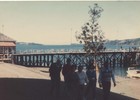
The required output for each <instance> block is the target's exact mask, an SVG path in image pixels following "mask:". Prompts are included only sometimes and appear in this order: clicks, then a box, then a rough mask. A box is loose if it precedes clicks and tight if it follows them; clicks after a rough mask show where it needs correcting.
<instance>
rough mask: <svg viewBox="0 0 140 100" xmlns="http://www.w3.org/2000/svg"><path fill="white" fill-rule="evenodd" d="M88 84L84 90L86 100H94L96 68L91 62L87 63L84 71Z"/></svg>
mask: <svg viewBox="0 0 140 100" xmlns="http://www.w3.org/2000/svg"><path fill="white" fill-rule="evenodd" d="M86 74H87V77H88V80H89V83H88V84H87V90H86V98H87V99H88V100H95V99H96V81H97V78H96V66H95V65H94V63H93V61H90V62H89V65H88V66H87V71H86Z"/></svg>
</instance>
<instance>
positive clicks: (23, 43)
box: [16, 42, 43, 45]
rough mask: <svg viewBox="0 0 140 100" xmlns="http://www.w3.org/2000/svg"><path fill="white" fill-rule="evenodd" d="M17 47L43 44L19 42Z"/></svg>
mask: <svg viewBox="0 0 140 100" xmlns="http://www.w3.org/2000/svg"><path fill="white" fill-rule="evenodd" d="M16 44H17V45H43V44H39V43H33V42H32V43H28V42H17V43H16Z"/></svg>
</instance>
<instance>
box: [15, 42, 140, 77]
mask: <svg viewBox="0 0 140 100" xmlns="http://www.w3.org/2000/svg"><path fill="white" fill-rule="evenodd" d="M105 47H106V51H114V52H117V51H124V52H125V51H133V49H135V48H137V49H139V47H140V46H138V45H107V44H106V45H105ZM83 51H84V50H83V45H81V44H71V45H38V44H17V46H16V53H17V54H18V53H50V52H83ZM126 71H127V68H126V67H117V68H116V69H115V70H114V72H115V74H116V75H118V76H122V77H126V76H127V73H126Z"/></svg>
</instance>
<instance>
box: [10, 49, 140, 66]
mask: <svg viewBox="0 0 140 100" xmlns="http://www.w3.org/2000/svg"><path fill="white" fill-rule="evenodd" d="M139 53H140V52H137V51H134V52H100V53H98V54H97V55H96V59H97V62H98V63H99V64H100V66H102V65H103V62H104V61H105V60H106V59H108V61H109V64H110V66H112V67H116V66H120V67H123V66H129V65H131V64H136V60H137V58H138V55H139ZM67 58H71V60H72V63H73V64H76V65H84V66H86V63H87V62H88V61H89V56H86V53H45V54H14V55H13V56H12V60H13V61H12V62H13V63H14V64H18V65H23V66H29V67H30V66H31V67H49V66H50V64H51V63H53V62H55V61H56V60H57V59H60V60H61V62H62V64H65V62H66V59H67Z"/></svg>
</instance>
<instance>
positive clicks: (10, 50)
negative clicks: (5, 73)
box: [0, 33, 16, 62]
mask: <svg viewBox="0 0 140 100" xmlns="http://www.w3.org/2000/svg"><path fill="white" fill-rule="evenodd" d="M15 51H16V41H15V40H13V39H11V38H10V37H8V36H6V35H4V34H2V33H0V61H4V62H8V61H10V60H11V55H12V54H14V53H15Z"/></svg>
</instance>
